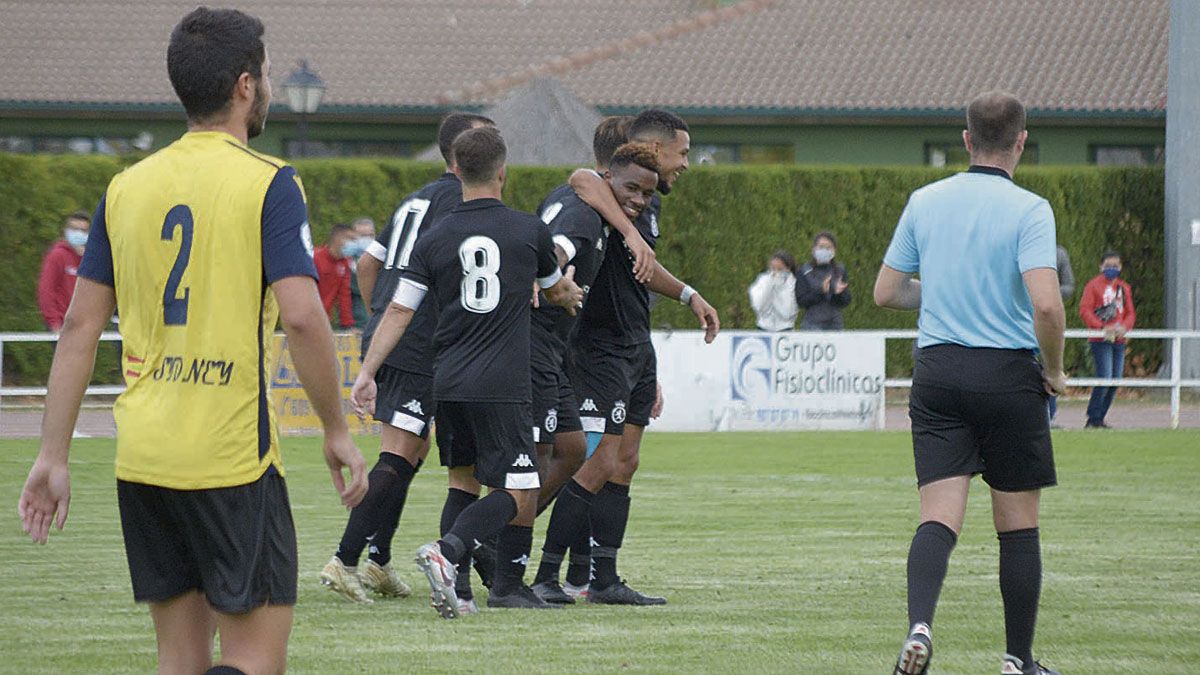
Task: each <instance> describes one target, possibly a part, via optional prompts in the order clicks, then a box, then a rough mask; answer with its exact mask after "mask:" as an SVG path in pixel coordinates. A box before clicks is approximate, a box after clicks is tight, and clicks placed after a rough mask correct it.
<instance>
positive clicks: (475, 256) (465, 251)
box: [458, 235, 500, 314]
mask: <svg viewBox="0 0 1200 675" xmlns="http://www.w3.org/2000/svg"><path fill="white" fill-rule="evenodd" d="M458 259H459V260H460V261H461V262H462V270H463V280H462V289H461V290H462V292H461V294H460V299H461V302H462V306H463V309H465V310H467V311H468V312H474V313H476V314H487V313H488V312H490V311H492V310H493V309H496V307H497V306H499V305H500V277H498V276H496V273H497V272H499V271H500V247H499V246H497V245H496V242H495V241H493V240H492V239H491V238H489V237H483V236H479V235H476V236H474V237H467V238H466V239H465V240H464V241H463V243H462V245H460V246H459V247H458Z"/></svg>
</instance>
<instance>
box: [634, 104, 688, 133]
mask: <svg viewBox="0 0 1200 675" xmlns="http://www.w3.org/2000/svg"><path fill="white" fill-rule="evenodd" d="M680 131H688V125H687V122H684V121H683V118H682V117H680V116H679V115H676V114H675V113H673V112H670V111H667V110H660V109H658V108H650V109H649V110H643V111H642V112H640V113H638V115H637V117H635V118H633V121H632V122H630V123H629V140H631V141H650V140H659V141H672V140H675V134H676V133H678V132H680Z"/></svg>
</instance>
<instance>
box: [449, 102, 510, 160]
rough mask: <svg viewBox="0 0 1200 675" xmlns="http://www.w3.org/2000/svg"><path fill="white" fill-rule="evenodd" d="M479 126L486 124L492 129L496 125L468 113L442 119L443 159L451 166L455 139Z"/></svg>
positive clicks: (452, 114)
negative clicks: (451, 151)
mask: <svg viewBox="0 0 1200 675" xmlns="http://www.w3.org/2000/svg"><path fill="white" fill-rule="evenodd" d="M479 124H485V125H487V126H490V127H494V126H496V123H495V122H493V121H492V120H491V119H489V118H487V117H484V116H483V115H476V114H475V113H467V112H452V113H448V114H447V115H446V116H445V117H443V118H442V121H441V123H440V124H438V150H440V151H441V152H442V159H444V160H446V163H447V164H449V163H450V160H451V159H452V158H453V155H452V154H451V153H450V149H451V148H452V147H453V146H454V139H456V138H458V135H459V134H461V133H462V132H464V131H466V130H467V129H470V128H471V127H474V126H476V125H479Z"/></svg>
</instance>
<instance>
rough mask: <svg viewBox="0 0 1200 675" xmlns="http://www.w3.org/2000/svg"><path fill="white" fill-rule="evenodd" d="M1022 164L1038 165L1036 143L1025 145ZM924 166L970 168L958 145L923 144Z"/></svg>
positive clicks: (968, 155)
mask: <svg viewBox="0 0 1200 675" xmlns="http://www.w3.org/2000/svg"><path fill="white" fill-rule="evenodd" d="M1021 163H1022V164H1037V163H1038V146H1037V143H1026V144H1025V152H1024V153H1022V154H1021ZM925 165H926V166H933V167H937V168H941V167H944V166H970V165H971V155H970V154H968V153H967V149H966V148H965V147H963V144H962V143H961V142H960V143H939V142H927V143H925Z"/></svg>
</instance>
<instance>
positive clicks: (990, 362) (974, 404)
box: [909, 345, 1058, 492]
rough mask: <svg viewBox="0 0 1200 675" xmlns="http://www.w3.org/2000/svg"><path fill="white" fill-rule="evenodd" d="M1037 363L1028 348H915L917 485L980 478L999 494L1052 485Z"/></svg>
mask: <svg viewBox="0 0 1200 675" xmlns="http://www.w3.org/2000/svg"><path fill="white" fill-rule="evenodd" d="M1047 396H1048V395H1047V394H1046V392H1045V389H1044V388H1043V385H1042V366H1041V364H1040V363H1038V361H1037V359H1036V358H1035V357H1034V355H1033V353H1032V352H1030V351H1027V350H1011V349H972V348H968V347H961V346H959V345H934V346H931V347H925V348H923V349H919V350H917V355H916V364H915V366H914V368H913V387H912V393H911V395H910V397H909V417H910V418H911V419H912V437H913V457H914V459H915V460H916V469H917V485H925V484H927V483H932V482H933V481H936V480H940V479H942V478H949V477H951V476H972V475H975V474H977V473H981V474H983V480H984V481H985V482H986V483H987V484H988V485H989V486H991V487H992V488H994V489H996V490H1000V491H1002V492H1020V491H1024V490H1035V489H1038V488H1043V487H1049V486H1051V485H1054V484H1056V483H1057V482H1058V479H1057V475H1056V473H1055V470H1054V452H1053V448H1052V447H1051V443H1050V417H1049V414H1048V412H1047V409H1046V399H1047Z"/></svg>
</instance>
